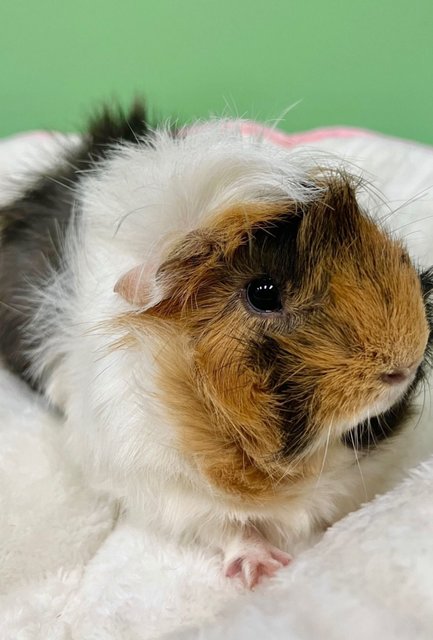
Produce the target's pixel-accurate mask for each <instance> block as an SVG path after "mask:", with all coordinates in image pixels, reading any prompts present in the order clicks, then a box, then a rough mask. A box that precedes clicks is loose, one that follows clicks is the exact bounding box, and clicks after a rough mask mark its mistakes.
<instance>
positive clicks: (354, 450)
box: [350, 431, 368, 500]
mask: <svg viewBox="0 0 433 640" xmlns="http://www.w3.org/2000/svg"><path fill="white" fill-rule="evenodd" d="M350 437H351V439H352V445H353V454H354V456H355V460H356V465H357V467H358V470H359V475H360V477H361V483H362V486H363V489H364V494H365V499H366V500H368V493H367V487H366V484H365V480H364V474H363V473H362V469H361V465H360V464H359V457H358V451H357V447H356V446H355V441H354V438H353V431H351V432H350Z"/></svg>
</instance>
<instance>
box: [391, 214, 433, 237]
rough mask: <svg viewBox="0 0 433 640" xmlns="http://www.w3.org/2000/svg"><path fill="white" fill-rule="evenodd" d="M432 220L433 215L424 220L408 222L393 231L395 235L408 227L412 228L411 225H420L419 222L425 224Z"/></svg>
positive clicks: (425, 217) (418, 219)
mask: <svg viewBox="0 0 433 640" xmlns="http://www.w3.org/2000/svg"><path fill="white" fill-rule="evenodd" d="M432 218H433V215H429V216H424V217H423V218H417V219H416V220H411V221H410V222H406V223H405V224H402V225H400V226H399V227H397V228H396V229H393V230H392V231H393V233H397V232H398V231H401V230H402V229H405V228H406V227H410V226H411V225H414V224H418V223H419V222H424V221H425V220H431V219H432Z"/></svg>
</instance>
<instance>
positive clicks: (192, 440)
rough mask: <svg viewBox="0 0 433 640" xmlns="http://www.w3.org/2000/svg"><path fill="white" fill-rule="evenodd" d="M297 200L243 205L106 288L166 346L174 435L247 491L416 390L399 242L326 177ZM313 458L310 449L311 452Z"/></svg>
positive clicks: (297, 470)
mask: <svg viewBox="0 0 433 640" xmlns="http://www.w3.org/2000/svg"><path fill="white" fill-rule="evenodd" d="M316 186H317V187H318V189H316V193H315V196H314V197H313V198H312V199H311V201H310V202H308V203H303V204H299V203H296V202H281V203H279V204H270V203H257V202H256V203H244V204H240V205H236V206H234V207H232V208H230V209H228V210H226V211H221V212H218V213H217V214H215V215H214V216H212V217H211V218H209V219H208V220H207V222H206V223H205V224H204V225H203V226H202V227H201V228H198V229H196V230H195V231H193V232H190V233H188V234H187V235H186V236H185V237H184V238H182V239H181V240H179V241H178V242H177V243H176V244H175V245H174V246H173V247H172V248H171V250H170V251H169V252H168V254H167V256H166V259H165V260H164V261H163V262H162V263H161V264H160V265H159V266H158V268H157V269H156V270H155V269H154V270H152V269H151V268H149V267H147V266H146V265H143V266H139V267H137V268H136V269H133V270H132V271H131V272H129V273H128V274H126V275H125V276H123V278H121V279H120V280H119V282H118V283H117V286H116V290H117V291H118V292H119V293H120V294H121V295H123V296H124V297H125V298H126V299H128V300H129V301H130V302H131V303H132V304H133V305H135V306H136V307H137V308H138V309H141V311H140V310H138V311H135V312H134V313H132V314H128V318H127V322H128V323H129V326H130V327H134V331H135V332H138V333H139V332H140V331H144V330H145V327H152V330H154V331H156V332H158V331H161V335H165V336H166V338H165V340H166V343H167V344H170V347H169V348H167V349H165V352H166V353H165V356H164V357H162V358H161V361H160V363H159V366H160V379H159V386H160V388H161V393H162V394H163V397H164V403H165V404H166V405H167V407H168V408H169V410H170V412H171V415H172V417H173V423H174V424H175V429H176V438H177V441H178V446H179V447H180V448H181V450H182V451H183V452H184V454H185V455H186V456H187V457H188V458H189V459H190V460H191V463H192V464H194V465H195V466H196V467H197V468H198V469H199V470H200V472H201V473H202V474H203V475H204V476H205V477H206V479H207V481H208V482H209V483H211V485H212V486H213V487H214V488H217V489H219V490H222V491H224V492H226V493H230V494H236V495H240V496H243V497H244V498H245V497H251V498H256V497H260V496H262V495H264V493H265V492H266V491H268V492H269V491H271V490H272V488H273V487H274V486H275V485H276V484H278V483H281V482H283V479H284V482H291V481H292V482H293V480H294V479H295V478H296V477H297V474H303V473H305V465H308V461H309V460H310V459H312V457H314V456H315V455H316V454H317V453H318V452H323V450H324V448H325V447H328V446H332V444H333V443H339V444H341V441H342V439H343V438H344V436H345V434H347V433H349V432H350V430H352V429H353V428H354V427H356V425H358V424H360V423H362V422H364V421H366V420H368V419H371V418H373V417H374V416H377V415H379V414H382V413H383V412H386V411H387V410H389V409H390V407H392V406H394V405H396V404H398V403H399V402H400V401H401V399H402V398H403V397H404V396H405V394H407V393H408V390H409V389H411V388H412V387H413V385H414V384H415V381H416V378H417V372H418V370H419V367H420V365H421V363H422V361H423V358H424V354H425V351H426V346H427V342H428V338H429V325H428V321H427V317H426V301H425V291H423V287H422V283H421V278H420V275H419V274H418V273H417V271H416V269H415V268H414V266H413V265H412V263H411V261H410V259H409V257H408V255H407V253H406V250H405V249H404V247H403V246H402V244H401V243H400V242H399V241H397V240H394V239H392V238H391V237H390V236H389V235H388V234H387V233H386V232H385V231H384V230H383V229H382V228H380V227H379V226H378V225H377V224H375V222H373V220H372V219H371V218H370V217H369V216H368V215H366V214H365V213H364V212H363V211H362V209H361V208H360V206H359V204H358V201H357V198H356V189H355V187H354V186H353V184H352V182H351V179H350V178H348V177H346V176H344V175H343V176H342V175H330V176H328V177H325V178H322V179H321V180H319V181H318V182H317V183H316ZM322 455H323V454H322V453H321V456H322Z"/></svg>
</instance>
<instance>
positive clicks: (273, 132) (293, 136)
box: [234, 121, 372, 147]
mask: <svg viewBox="0 0 433 640" xmlns="http://www.w3.org/2000/svg"><path fill="white" fill-rule="evenodd" d="M234 124H235V122H234ZM240 129H241V131H242V133H244V134H245V135H247V136H251V135H254V136H262V137H263V138H265V139H266V140H269V141H270V142H273V143H275V144H278V145H280V146H282V147H294V146H295V145H297V144H309V143H314V142H320V141H321V140H326V138H353V137H356V136H360V137H364V136H371V135H372V133H371V131H368V130H367V129H357V128H356V127H324V128H323V129H312V130H311V131H303V132H300V133H284V132H283V131H280V130H279V129H271V128H270V127H265V126H263V125H260V124H259V123H257V122H252V121H251V122H249V121H247V122H242V123H241V124H240Z"/></svg>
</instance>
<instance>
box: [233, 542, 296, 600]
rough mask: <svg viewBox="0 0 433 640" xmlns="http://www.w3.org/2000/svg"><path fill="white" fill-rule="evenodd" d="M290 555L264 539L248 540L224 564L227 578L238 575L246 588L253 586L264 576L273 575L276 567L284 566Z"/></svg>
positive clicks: (287, 562) (289, 559)
mask: <svg viewBox="0 0 433 640" xmlns="http://www.w3.org/2000/svg"><path fill="white" fill-rule="evenodd" d="M291 560H292V557H291V556H290V555H289V554H288V553H285V552H284V551H281V550H280V549H277V547H274V546H273V545H271V544H269V543H268V542H266V541H265V540H255V541H254V542H253V543H251V542H249V543H247V544H246V545H245V547H244V548H243V549H242V550H241V549H239V555H237V556H236V557H235V558H233V557H231V558H230V559H229V560H228V561H226V562H225V565H224V573H225V575H226V577H227V578H234V577H236V576H239V577H240V578H241V581H242V583H243V584H244V586H245V587H247V588H248V589H254V587H255V586H256V585H257V584H258V583H259V582H260V581H261V579H262V578H263V577H264V576H268V577H270V576H273V575H274V574H275V572H276V571H278V569H280V568H281V567H286V566H287V565H288V564H289V563H290V562H291Z"/></svg>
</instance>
